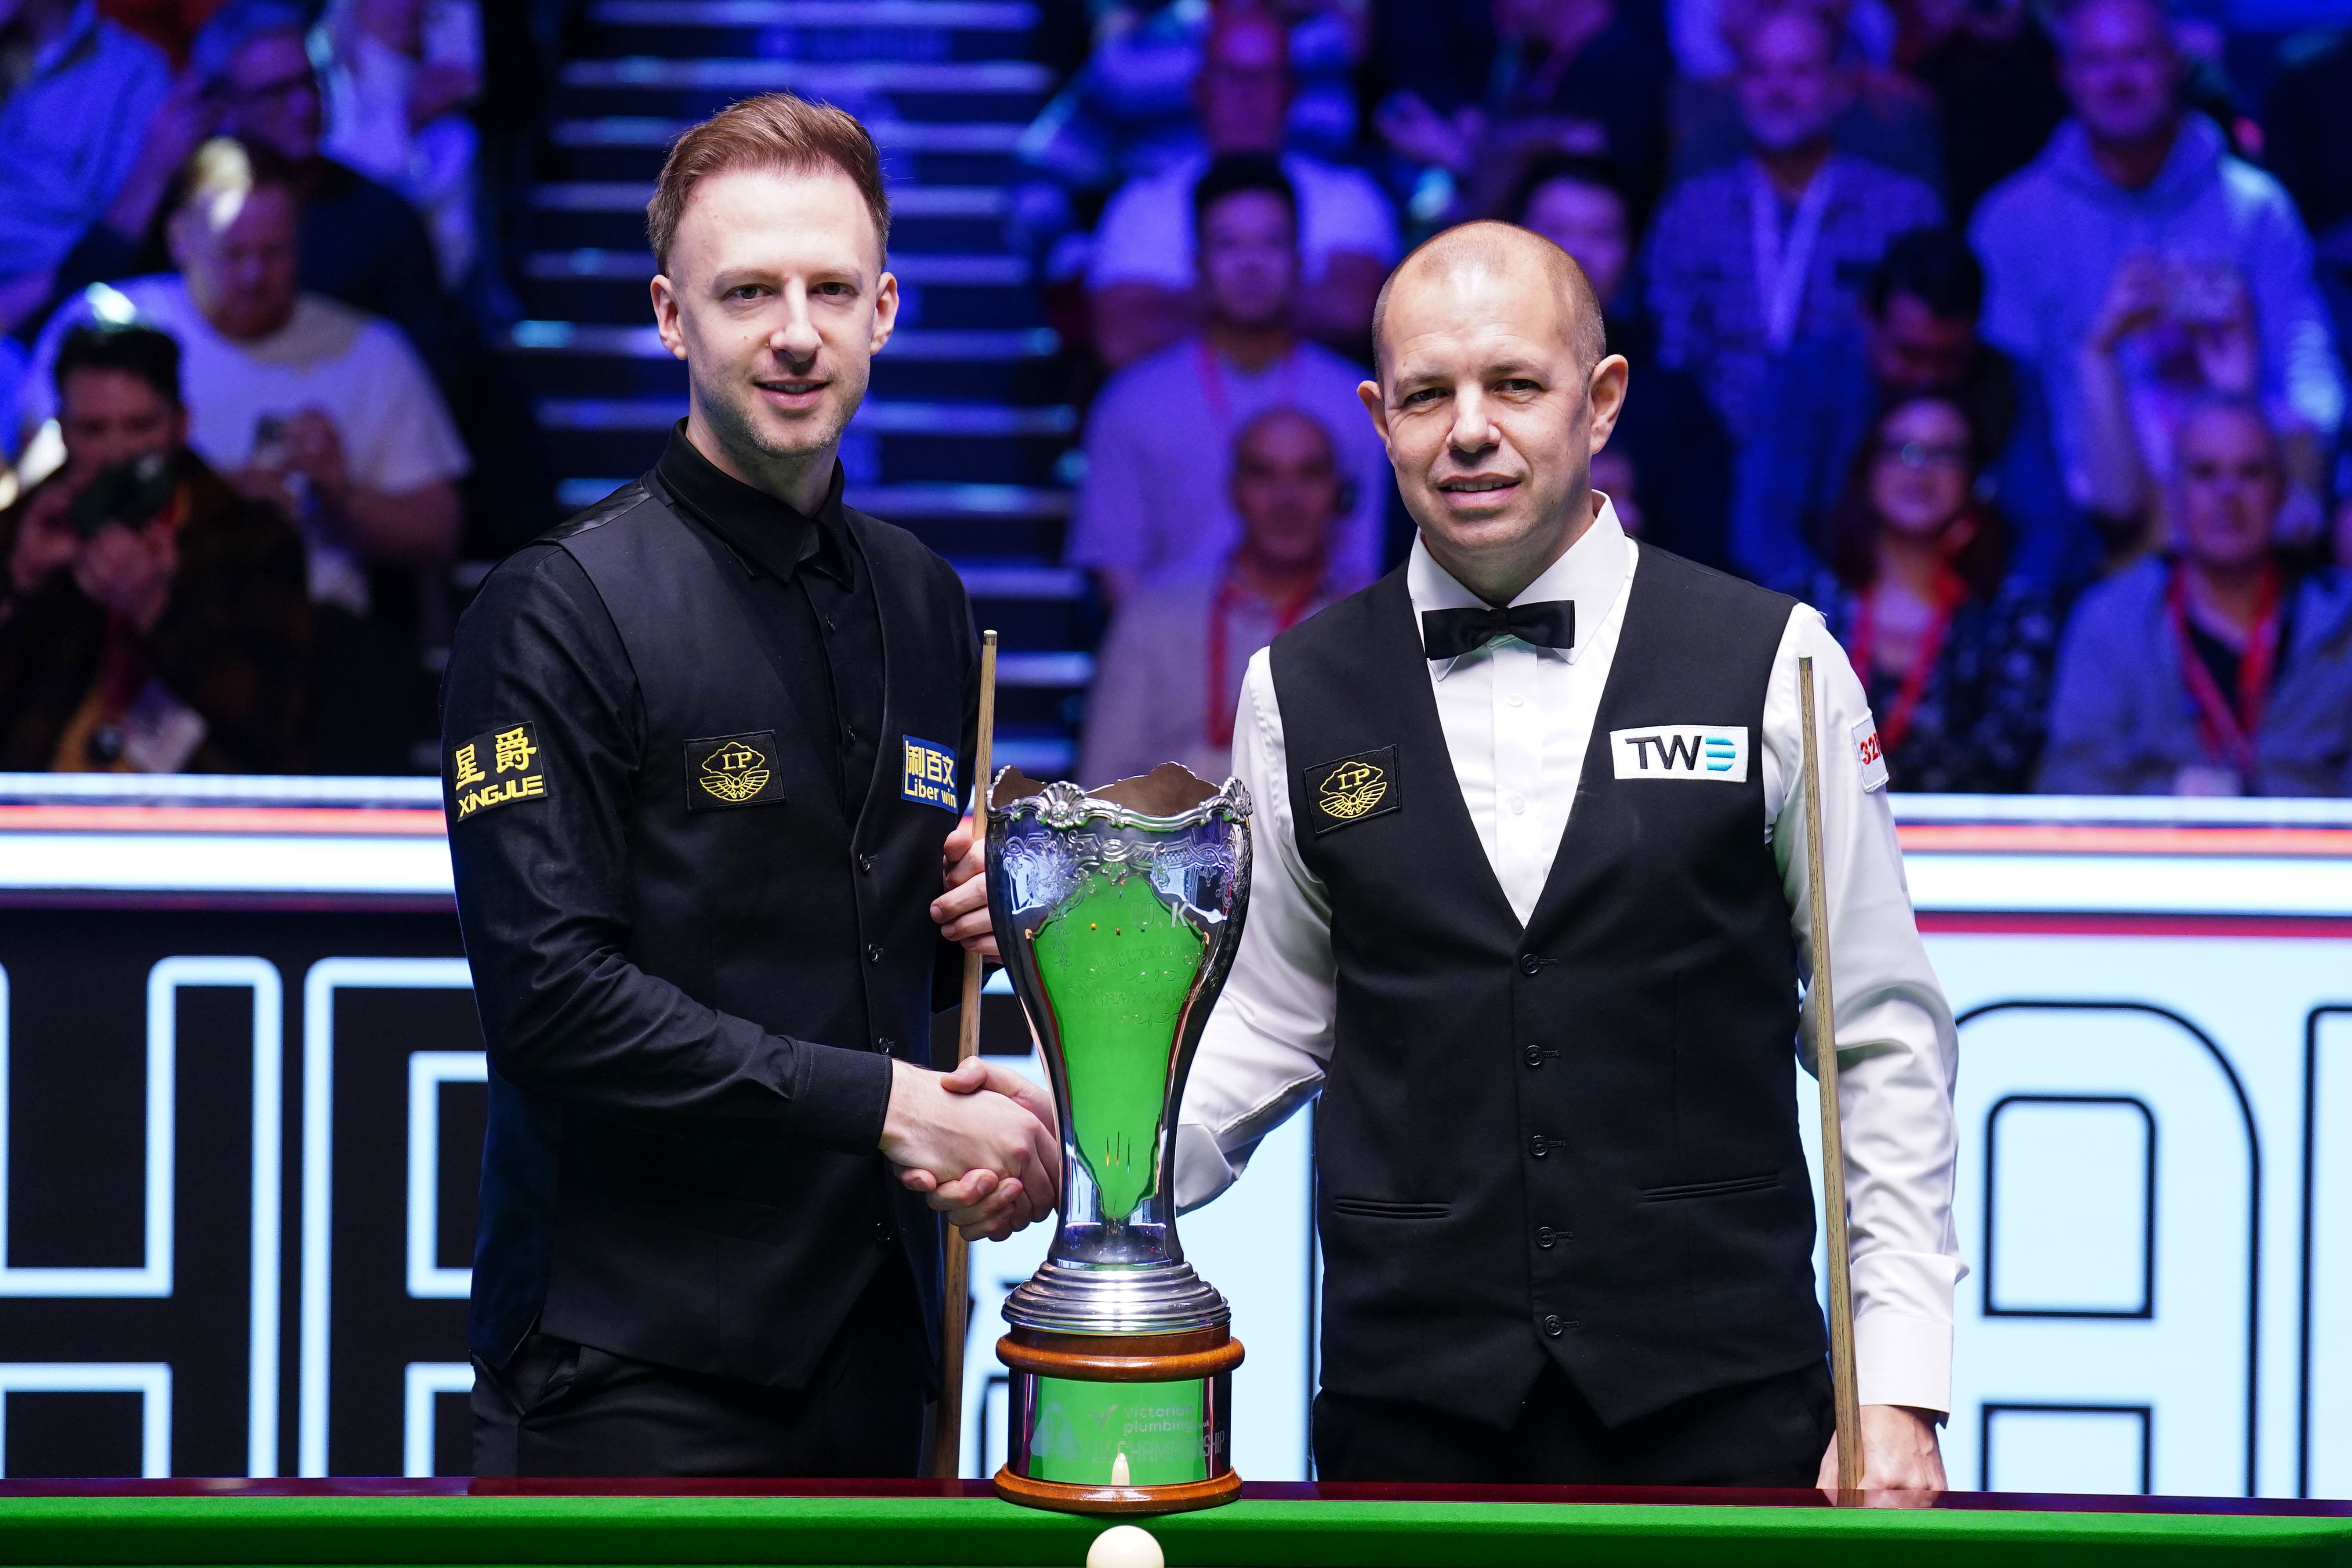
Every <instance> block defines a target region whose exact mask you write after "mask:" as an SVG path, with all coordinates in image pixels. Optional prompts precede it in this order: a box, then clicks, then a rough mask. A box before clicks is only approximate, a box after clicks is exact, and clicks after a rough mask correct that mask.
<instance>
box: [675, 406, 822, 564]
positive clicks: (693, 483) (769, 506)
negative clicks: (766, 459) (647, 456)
mask: <svg viewBox="0 0 2352 1568" xmlns="http://www.w3.org/2000/svg"><path fill="white" fill-rule="evenodd" d="M654 472H655V473H656V474H657V475H658V476H660V479H661V482H662V485H663V488H665V489H667V490H668V491H669V493H670V494H671V495H672V496H673V497H675V498H676V499H677V502H678V504H679V505H680V506H682V507H684V508H685V509H686V510H688V512H689V513H691V514H692V515H693V517H694V519H695V521H698V522H699V523H701V524H703V525H704V526H705V527H707V528H709V530H710V531H711V532H713V533H716V534H717V535H719V538H720V539H722V540H724V541H726V542H727V544H728V546H729V547H730V549H732V550H733V551H734V552H735V553H736V554H737V555H738V556H740V557H741V558H742V560H743V561H744V563H745V564H746V565H748V566H749V567H750V568H751V572H752V574H753V575H755V576H756V575H758V574H761V573H765V574H767V575H769V576H771V577H773V578H775V579H776V580H778V581H779V582H784V583H789V582H791V581H792V579H793V573H795V572H797V571H799V570H800V569H801V568H802V567H803V565H805V566H807V567H808V568H810V569H811V570H812V571H814V572H819V573H822V574H824V575H825V576H827V577H830V578H832V579H833V580H834V581H835V582H836V583H839V584H842V585H843V586H844V587H848V586H851V585H852V584H854V583H855V582H856V568H855V567H854V566H852V564H851V562H850V552H849V523H848V520H847V519H846V518H845V517H844V516H843V515H842V510H841V487H842V472H841V464H840V463H839V461H837V460H836V461H835V463H834V465H833V484H832V486H831V487H830V488H829V489H826V491H825V493H824V501H823V502H822V503H821V504H819V506H818V507H817V509H816V514H815V515H814V517H811V516H808V515H805V514H803V512H801V511H800V510H798V509H797V508H795V507H793V505H791V504H790V503H789V502H786V501H782V500H777V499H776V498H775V497H774V496H772V495H770V494H768V493H767V492H766V491H765V490H757V489H752V488H751V486H750V485H747V484H745V483H744V482H743V481H742V480H740V479H736V478H734V477H733V476H732V475H730V474H728V473H725V472H723V471H722V470H721V469H720V468H719V466H718V465H717V464H715V463H713V462H712V461H711V460H710V459H709V458H706V457H704V456H703V455H702V454H701V453H700V452H698V451H697V450H696V449H695V446H694V443H693V442H691V441H689V440H688V439H687V438H686V421H685V420H683V419H681V420H679V421H678V422H677V425H676V426H673V427H672V429H671V430H670V433H669V446H668V447H667V448H665V449H664V450H663V452H662V455H661V461H660V462H659V463H657V464H656V465H655V468H654Z"/></svg>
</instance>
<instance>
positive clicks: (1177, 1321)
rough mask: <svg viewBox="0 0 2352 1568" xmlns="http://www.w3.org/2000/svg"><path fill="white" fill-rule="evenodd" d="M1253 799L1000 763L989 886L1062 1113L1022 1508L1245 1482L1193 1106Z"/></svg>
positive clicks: (1035, 1290)
mask: <svg viewBox="0 0 2352 1568" xmlns="http://www.w3.org/2000/svg"><path fill="white" fill-rule="evenodd" d="M1249 810H1250V806H1249V795H1248V794H1247V792H1246V791H1244V789H1243V788H1242V786H1241V784H1239V782H1237V781H1234V780H1228V781H1227V782H1226V784H1225V786H1224V787H1223V789H1215V788H1213V787H1211V786H1210V785H1209V784H1207V783H1206V782H1205V781H1203V780H1202V779H1200V778H1197V777H1195V776H1194V775H1193V774H1192V773H1191V772H1190V771H1189V770H1188V769H1185V768H1182V767H1180V766H1178V765H1177V764H1176V763H1162V764H1160V766H1159V767H1157V768H1155V769H1153V770H1152V771H1151V772H1150V773H1148V774H1146V775H1144V776H1142V777H1140V778H1131V779H1122V780H1120V781H1119V782H1118V783H1117V784H1111V785H1108V786H1107V787H1105V788H1103V789H1101V790H1097V791H1095V792H1093V793H1091V794H1089V793H1087V792H1086V791H1084V790H1081V789H1079V788H1078V786H1077V785H1076V784H1068V783H1060V784H1038V783H1037V782H1036V781H1035V780H1034V779H1031V778H1027V777H1024V775H1023V774H1022V773H1021V772H1020V771H1019V770H1018V769H1015V768H1006V769H1004V770H1003V772H1002V773H998V774H997V775H996V780H995V784H994V787H993V788H992V790H991V791H990V794H989V801H988V900H989V908H990V910H991V911H992V918H993V920H994V922H995V927H996V945H997V949H998V951H999V952H1001V953H1002V954H1003V960H1004V963H1005V967H1006V968H1007V969H1008V970H1010V971H1011V973H1012V980H1013V990H1014V991H1015V992H1017V993H1018V994H1020V997H1021V1003H1022V1005H1023V1006H1024V1007H1025V1008H1026V1009H1027V1010H1028V1014H1029V1022H1030V1026H1031V1028H1032V1029H1033V1030H1034V1033H1035V1035H1036V1037H1037V1047H1038V1050H1039V1052H1040V1054H1042V1055H1043V1056H1044V1057H1045V1067H1046V1070H1047V1071H1048V1072H1049V1073H1050V1074H1051V1075H1052V1078H1053V1081H1054V1103H1055V1108H1056V1110H1058V1111H1059V1113H1060V1116H1061V1120H1062V1202H1061V1214H1060V1216H1059V1220H1060V1222H1059V1224H1058V1225H1057V1226H1056V1227H1055V1232H1054V1244H1053V1247H1052V1248H1051V1250H1050V1251H1049V1252H1048V1253H1047V1255H1046V1258H1045V1264H1044V1266H1043V1267H1041V1268H1039V1269H1038V1270H1037V1272H1036V1274H1035V1275H1034V1277H1032V1278H1031V1279H1029V1280H1028V1281H1027V1282H1026V1283H1025V1284H1024V1285H1022V1286H1021V1288H1020V1289H1017V1290H1015V1291H1013V1294H1012V1296H1011V1297H1010V1298H1009V1299H1008V1300H1006V1301H1005V1304H1004V1319H1005V1321H1006V1322H1007V1323H1008V1324H1009V1325H1010V1326H1011V1331H1010V1332H1009V1333H1007V1334H1005V1336H1004V1337H1003V1339H1000V1340H999V1341H997V1342H996V1353H997V1356H998V1358H999V1359H1000V1360H1002V1361H1003V1363H1004V1364H1005V1366H1006V1368H1007V1369H1008V1370H1009V1371H1010V1372H1011V1373H1012V1374H1013V1376H1012V1387H1011V1398H1010V1400H1009V1402H1008V1415H1009V1419H1008V1426H1010V1428H1011V1430H1010V1433H1009V1435H1008V1440H1007V1453H1008V1457H1007V1458H1006V1461H1005V1464H1004V1468H1003V1469H1001V1470H999V1471H997V1472H996V1490H997V1493H998V1495H999V1496H1001V1497H1003V1498H1004V1499H1005V1500H1008V1501H1011V1502H1018V1503H1025V1504H1028V1505H1029V1506H1031V1507H1034V1508H1049V1509H1057V1510H1063V1511H1065V1512H1071V1513H1167V1512H1173V1511H1176V1510H1182V1509H1195V1508H1209V1507H1213V1506H1214V1505H1215V1504H1218V1503H1222V1502H1230V1501H1231V1500H1233V1499H1234V1498H1235V1497H1237V1496H1239V1495H1240V1493H1241V1485H1242V1483H1241V1478H1240V1477H1239V1476H1237V1475H1235V1474H1234V1468H1233V1443H1232V1432H1231V1427H1230V1425H1229V1423H1230V1421H1231V1404H1232V1398H1233V1372H1234V1368H1235V1367H1237V1366H1239V1365H1240V1364H1241V1361H1242V1346H1241V1342H1240V1341H1238V1340H1236V1339H1234V1337H1233V1332H1232V1329H1231V1323H1232V1319H1233V1314H1232V1311H1231V1310H1230V1309H1229V1308H1228V1307H1227V1306H1226V1305H1225V1299H1224V1298H1223V1296H1221V1295H1219V1294H1218V1293H1217V1292H1216V1291H1215V1290H1214V1289H1211V1288H1210V1286H1209V1284H1208V1283H1207V1282H1206V1281H1205V1280H1203V1279H1201V1277H1200V1276H1199V1275H1197V1274H1195V1273H1193V1272H1192V1268H1191V1267H1190V1266H1189V1265H1188V1264H1186V1263H1185V1261H1184V1252H1183V1248H1182V1247H1180V1246H1179V1245H1178V1244H1177V1240H1176V1193H1175V1185H1176V1182H1175V1175H1176V1173H1175V1161H1176V1112H1177V1109H1178V1106H1179V1105H1180V1103H1181V1100H1182V1097H1183V1092H1184V1075H1185V1071H1186V1069H1187V1068H1190V1067H1191V1066H1192V1052H1193V1049H1194V1047H1197V1046H1198V1045H1199V1044H1200V1040H1201V1030H1202V1027H1203V1026H1205V1025H1206V1024H1207V1023H1208V1019H1209V1009H1210V1007H1211V1006H1212V1005H1213V1004H1214V1003H1215V1001H1216V996H1217V992H1218V990H1219V988H1220V987H1222V986H1223V984H1224V980H1225V972H1226V970H1227V969H1228V968H1230V967H1231V966H1232V963H1233V958H1234V944H1235V943H1236V942H1238V941H1239V939H1240V937H1241V929H1242V914H1243V910H1244V906H1245V904H1246V901H1247V899H1248V896H1249V872H1250V844H1249Z"/></svg>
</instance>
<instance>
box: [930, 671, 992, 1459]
mask: <svg viewBox="0 0 2352 1568" xmlns="http://www.w3.org/2000/svg"><path fill="white" fill-rule="evenodd" d="M995 740H996V634H995V633H994V632H982V633H981V635H980V740H979V742H978V743H977V744H976V745H974V746H973V748H972V760H971V776H972V795H971V799H972V807H971V830H972V841H973V842H974V843H975V844H977V845H981V846H982V847H985V846H986V844H987V842H988V790H989V781H988V775H989V770H990V765H991V763H990V758H989V753H990V752H992V751H993V750H994V749H995V745H994V742H995ZM981 967H982V959H981V956H980V954H978V953H977V952H972V951H971V949H970V948H966V949H965V950H964V955H963V1003H962V1005H961V1007H959V1008H958V1009H957V1012H956V1063H957V1065H958V1066H961V1065H962V1064H963V1063H965V1062H968V1061H970V1060H971V1058H974V1057H976V1056H978V1055H979V1054H980V975H981ZM947 1262H948V1268H947V1300H946V1302H945V1303H944V1305H945V1307H946V1317H945V1319H944V1321H943V1322H942V1323H941V1325H940V1404H939V1408H938V1410H937V1411H936V1412H935V1413H934V1421H933V1425H932V1427H931V1461H930V1464H929V1470H930V1473H931V1474H932V1475H934V1476H937V1477H941V1478H948V1477H952V1476H954V1475H956V1474H957V1473H958V1472H959V1471H961V1469H962V1468H963V1346H964V1340H965V1339H966V1338H967V1337H968V1336H969V1335H970V1333H971V1323H970V1321H969V1318H970V1315H971V1243H970V1242H968V1241H966V1240H964V1238H963V1232H961V1231H960V1230H958V1229H956V1227H955V1226H948V1259H947Z"/></svg>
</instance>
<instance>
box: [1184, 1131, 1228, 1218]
mask: <svg viewBox="0 0 2352 1568" xmlns="http://www.w3.org/2000/svg"><path fill="white" fill-rule="evenodd" d="M1233 1184H1234V1168H1233V1166H1232V1165H1231V1164H1230V1163H1227V1162H1226V1159H1225V1152H1224V1150H1223V1149H1222V1148H1221V1147H1219V1146H1218V1143H1217V1135H1216V1134H1215V1133H1213V1132H1212V1131H1209V1130H1208V1129H1207V1128H1206V1127H1203V1126H1202V1125H1201V1124H1200V1123H1199V1122H1197V1121H1180V1122H1178V1123H1177V1124H1176V1212H1177V1213H1178V1214H1180V1215H1181V1214H1189V1213H1191V1212H1192V1210H1194V1209H1196V1208H1199V1207H1200V1206H1201V1205H1202V1204H1204V1203H1207V1202H1208V1201H1209V1200H1210V1199H1211V1198H1213V1197H1215V1196H1216V1195H1217V1194H1219V1193H1222V1192H1223V1191H1224V1190H1225V1189H1226V1188H1227V1187H1230V1186H1232V1185H1233Z"/></svg>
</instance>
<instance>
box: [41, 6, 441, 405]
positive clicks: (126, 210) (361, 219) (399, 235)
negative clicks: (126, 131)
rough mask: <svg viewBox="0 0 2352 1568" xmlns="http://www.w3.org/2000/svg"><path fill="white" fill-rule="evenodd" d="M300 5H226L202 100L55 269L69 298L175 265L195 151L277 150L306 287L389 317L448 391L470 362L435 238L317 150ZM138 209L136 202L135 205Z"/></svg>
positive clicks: (207, 45)
mask: <svg viewBox="0 0 2352 1568" xmlns="http://www.w3.org/2000/svg"><path fill="white" fill-rule="evenodd" d="M307 27H308V23H307V21H306V19H305V17H304V15H303V13H302V10H301V9H300V7H299V6H297V5H291V4H288V3H287V0H229V4H228V5H225V6H224V7H222V9H221V10H220V12H219V14H218V15H216V16H214V18H213V19H212V21H211V22H210V23H209V24H207V25H206V26H205V30H204V31H203V32H202V33H200V34H199V35H197V37H196V44H195V51H194V58H193V59H192V61H191V62H190V69H191V72H192V73H193V79H194V80H195V81H198V82H200V83H201V84H202V88H203V90H202V94H201V96H198V97H191V96H187V95H185V94H184V93H183V92H179V91H175V92H174V94H173V102H172V104H171V105H170V106H169V107H168V110H167V112H166V113H165V114H164V115H163V116H162V117H160V118H159V119H158V121H157V123H156V129H155V131H154V132H152V134H151V136H150V142H151V143H152V148H153V153H154V158H155V159H156V160H157V161H161V160H163V159H164V158H165V157H166V156H168V159H169V161H168V163H163V173H162V174H157V175H152V177H151V175H150V171H149V168H148V164H149V162H150V160H149V159H148V158H145V157H142V160H141V164H140V167H141V175H142V177H141V178H140V179H138V180H135V181H133V182H132V183H131V184H130V185H126V186H125V188H124V191H123V199H122V200H121V201H118V202H117V203H116V204H115V206H114V208H113V210H112V211H110V213H109V214H108V215H107V216H106V218H105V221H103V222H101V223H99V224H96V225H95V226H92V227H90V228H89V229H88V230H87V231H86V232H84V233H83V235H82V237H81V238H80V241H79V243H78V244H76V246H75V247H74V249H73V252H72V254H71V255H69V256H68V257H67V258H66V259H65V261H64V262H63V263H62V264H61V265H60V266H59V268H58V290H59V292H60V293H61V294H65V295H70V294H73V293H78V292H79V291H80V290H81V289H83V288H84V287H86V286H87V285H89V284H90V283H96V282H113V281H115V280H117V279H123V278H131V277H138V276H141V275H142V274H146V273H152V272H156V271H160V270H161V269H163V268H164V267H166V266H168V265H169V264H170V263H169V258H168V256H167V254H166V247H165V240H164V236H163V226H162V224H161V222H160V221H159V219H160V217H161V215H162V213H163V207H164V205H165V204H166V202H167V200H168V198H169V195H170V188H171V185H172V184H173V176H174V175H176V174H177V172H178V169H179V166H180V165H181V164H182V163H184V161H185V159H186V158H187V156H188V155H189V153H192V152H193V151H194V149H195V146H196V144H197V143H198V142H202V141H203V140H204V139H205V137H206V136H209V135H212V134H215V133H218V134H222V135H227V136H234V137H236V138H238V139H240V140H242V141H244V142H247V143H249V144H251V145H254V146H257V147H263V148H267V149H268V150H269V151H270V152H271V153H275V154H277V156H278V159H279V160H281V161H282V162H284V163H286V164H288V165H289V167H290V168H291V169H292V171H293V179H294V182H295V186H296V189H297V192H298V194H299V195H300V197H301V212H302V233H301V255H300V260H301V281H302V287H303V289H305V290H307V291H308V292H310V293H312V294H319V295H323V296H324V297H325V298H327V299H330V300H337V301H340V302H341V303H342V304H345V305H349V306H351V307H352V309H354V310H364V311H366V312H368V313H369V314H370V315H374V316H382V317H383V318H384V319H385V320H387V321H391V322H392V323H393V324H394V326H396V327H398V328H399V329H400V330H401V331H403V332H404V333H406V334H407V336H408V341H409V342H411V343H412V344H414V345H415V348H416V351H417V353H421V354H423V355H424V356H425V363H428V364H429V365H431V366H432V367H433V368H434V371H435V373H436V375H437V376H439V377H440V378H441V380H442V383H443V385H444V387H445V389H446V387H447V385H448V384H449V382H450V381H451V379H452V378H453V377H454V376H455V374H456V373H457V363H458V361H459V359H460V357H461V355H462V352H463V351H462V347H461V344H460V342H459V341H458V334H457V331H456V328H455V323H454V322H453V321H452V319H451V315H450V310H449V305H448V301H447V300H446V298H445V297H444V295H443V293H442V290H441V287H440V274H439V268H438V264H437V262H436V258H435V256H434V250H433V243H432V240H431V239H430V238H429V237H427V235H426V233H425V225H424V223H423V221H422V220H421V219H420V218H419V217H418V216H417V215H416V211H415V208H413V207H411V206H410V205H409V204H408V202H407V200H406V199H405V198H404V197H403V196H401V195H399V194H398V193H397V192H395V191H394V190H392V189H390V188H389V187H387V186H384V185H381V184H377V183H376V182H375V181H373V180H372V179H370V178H368V177H367V176H366V175H364V174H360V173H359V172H358V171H357V170H355V169H352V168H351V167H350V166H348V165H346V164H343V163H337V162H336V161H335V160H334V159H332V158H331V157H328V156H326V155H325V154H323V153H320V129H321V118H320V116H321V109H320V91H319V79H318V76H317V74H316V72H315V71H314V70H313V68H312V67H311V63H310V52H309V46H308V44H307V42H306V38H305V34H306V31H307ZM134 196H135V197H136V198H137V199H136V200H133V199H132V198H133V197H134Z"/></svg>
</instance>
